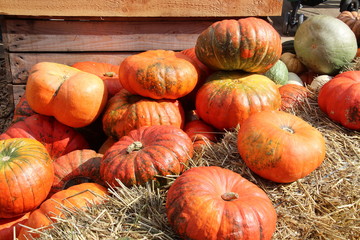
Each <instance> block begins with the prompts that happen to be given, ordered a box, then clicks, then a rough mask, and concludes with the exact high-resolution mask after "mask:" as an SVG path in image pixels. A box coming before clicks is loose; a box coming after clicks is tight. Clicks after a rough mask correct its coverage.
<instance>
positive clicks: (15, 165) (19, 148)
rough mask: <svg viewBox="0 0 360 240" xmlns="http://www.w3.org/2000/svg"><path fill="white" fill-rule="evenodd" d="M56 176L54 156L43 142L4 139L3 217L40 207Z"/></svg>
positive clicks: (0, 163) (0, 148) (0, 153)
mask: <svg viewBox="0 0 360 240" xmlns="http://www.w3.org/2000/svg"><path fill="white" fill-rule="evenodd" d="M53 180H54V167H53V164H52V159H51V158H50V156H49V154H48V152H47V150H46V149H45V147H44V146H43V145H42V144H41V143H40V142H38V141H37V140H35V139H28V138H12V139H6V140H0V193H1V195H0V218H12V217H16V216H20V215H23V214H24V213H26V212H29V211H32V210H34V209H35V208H37V207H38V206H39V205H40V204H41V203H42V201H44V200H45V198H46V196H47V195H48V193H49V191H50V188H51V184H52V181H53Z"/></svg>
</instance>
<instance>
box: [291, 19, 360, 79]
mask: <svg viewBox="0 0 360 240" xmlns="http://www.w3.org/2000/svg"><path fill="white" fill-rule="evenodd" d="M294 47H295V52H296V56H297V58H298V59H299V60H300V61H301V62H302V63H303V64H304V65H305V66H306V67H307V68H308V69H309V70H312V71H313V72H316V73H318V74H327V75H333V74H336V73H338V72H339V70H340V69H341V68H342V67H344V66H345V65H346V64H349V63H350V62H351V61H352V60H353V59H354V57H355V55H356V51H357V42H356V37H355V34H354V33H353V32H352V31H351V29H350V28H349V27H348V26H347V25H346V24H345V23H344V22H342V21H341V20H339V19H337V18H335V17H332V16H327V15H314V16H311V17H309V18H308V19H306V20H305V21H304V22H303V23H302V24H301V25H300V26H299V28H298V29H297V31H296V33H295V36H294Z"/></svg>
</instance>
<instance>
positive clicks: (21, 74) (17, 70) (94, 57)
mask: <svg viewBox="0 0 360 240" xmlns="http://www.w3.org/2000/svg"><path fill="white" fill-rule="evenodd" d="M135 53H138V52H120V53H10V54H9V60H10V64H11V67H10V69H11V79H12V81H13V83H14V84H25V83H26V80H27V77H28V75H29V73H28V71H29V70H30V68H31V67H32V66H33V65H34V64H36V63H38V62H56V63H61V64H66V65H69V66H71V65H73V64H74V63H76V62H84V61H94V62H104V63H110V64H114V65H117V64H120V63H121V62H122V60H124V58H126V57H127V56H130V55H132V54H135Z"/></svg>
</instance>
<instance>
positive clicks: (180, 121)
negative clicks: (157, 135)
mask: <svg viewBox="0 0 360 240" xmlns="http://www.w3.org/2000/svg"><path fill="white" fill-rule="evenodd" d="M102 123H103V129H104V132H105V134H106V135H107V136H109V137H113V138H114V139H116V140H117V139H119V138H121V137H122V136H124V135H126V134H127V133H129V131H131V130H134V129H136V128H139V127H142V126H152V125H172V126H176V127H179V128H182V127H183V126H184V110H183V108H182V106H181V104H180V102H179V101H178V100H171V99H161V100H156V99H150V98H146V97H142V96H140V95H134V94H131V93H130V92H128V91H127V90H125V89H123V90H121V91H120V92H118V93H117V94H116V95H115V96H114V97H112V98H111V99H110V100H109V102H108V104H107V106H106V109H105V112H104V114H103V118H102Z"/></svg>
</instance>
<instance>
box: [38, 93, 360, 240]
mask: <svg viewBox="0 0 360 240" xmlns="http://www.w3.org/2000/svg"><path fill="white" fill-rule="evenodd" d="M292 113H293V114H296V115H297V116H299V117H301V118H303V119H304V120H305V121H307V122H309V123H310V124H311V125H313V126H314V127H316V128H317V129H318V130H319V131H320V132H321V133H322V134H323V135H324V137H325V139H326V147H327V153H326V159H325V161H324V162H323V163H322V165H321V166H320V167H319V168H318V169H316V170H315V171H314V172H313V173H311V174H310V175H309V176H307V177H305V178H303V179H300V180H298V181H296V182H293V183H291V184H277V183H273V182H270V181H267V180H264V179H262V178H260V177H258V176H257V175H255V174H253V173H252V172H251V171H250V170H249V169H248V168H247V167H246V165H245V164H244V163H243V161H242V160H241V158H240V156H239V154H238V152H237V147H236V140H237V131H236V130H234V131H229V132H226V133H225V135H224V138H223V139H222V141H221V142H219V143H217V144H215V145H212V146H208V147H207V148H205V149H203V150H202V151H199V152H197V153H196V154H195V157H193V159H192V161H191V163H190V167H194V166H204V165H205V166H208V165H217V166H221V167H224V168H228V169H231V170H233V171H235V172H237V173H239V174H241V175H242V176H244V177H245V178H247V179H249V180H250V181H252V182H253V183H255V184H257V185H258V186H260V187H261V188H262V189H263V190H264V191H265V192H266V193H267V194H268V196H269V198H270V199H271V200H272V202H273V204H274V206H275V208H276V211H277V214H278V222H277V230H276V232H275V234H274V236H273V239H279V240H280V239H284V240H285V239H286V240H289V239H360V210H359V209H360V197H359V196H360V186H359V185H360V179H359V176H360V175H359V170H360V144H359V143H360V134H359V132H357V131H349V130H346V129H344V128H343V127H341V126H339V125H337V124H335V123H333V122H332V121H330V120H329V119H328V118H327V117H326V116H325V115H324V114H323V113H322V112H321V111H320V110H319V108H318V106H317V102H316V97H314V96H312V97H311V98H309V99H308V101H307V102H306V103H305V104H304V105H303V106H302V107H299V108H298V109H293V110H292ZM175 178H176V176H169V177H168V185H167V186H165V187H162V188H155V187H154V186H150V185H148V186H146V187H133V188H126V187H125V186H123V187H122V188H116V189H110V191H111V198H110V200H109V202H107V203H106V204H102V205H98V206H96V207H93V208H90V209H89V211H88V212H79V213H78V214H74V213H70V214H68V218H67V219H66V220H64V219H62V220H59V222H58V223H56V224H55V225H54V229H52V230H50V231H46V232H44V233H43V235H42V237H41V239H62V240H65V239H72V240H73V239H87V240H90V239H123V240H125V239H161V240H168V239H177V237H176V234H175V233H174V232H173V231H172V229H171V228H170V227H169V226H168V224H167V221H166V214H165V208H164V203H165V199H166V191H167V188H168V187H169V185H171V182H172V181H173V180H174V179H175Z"/></svg>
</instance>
